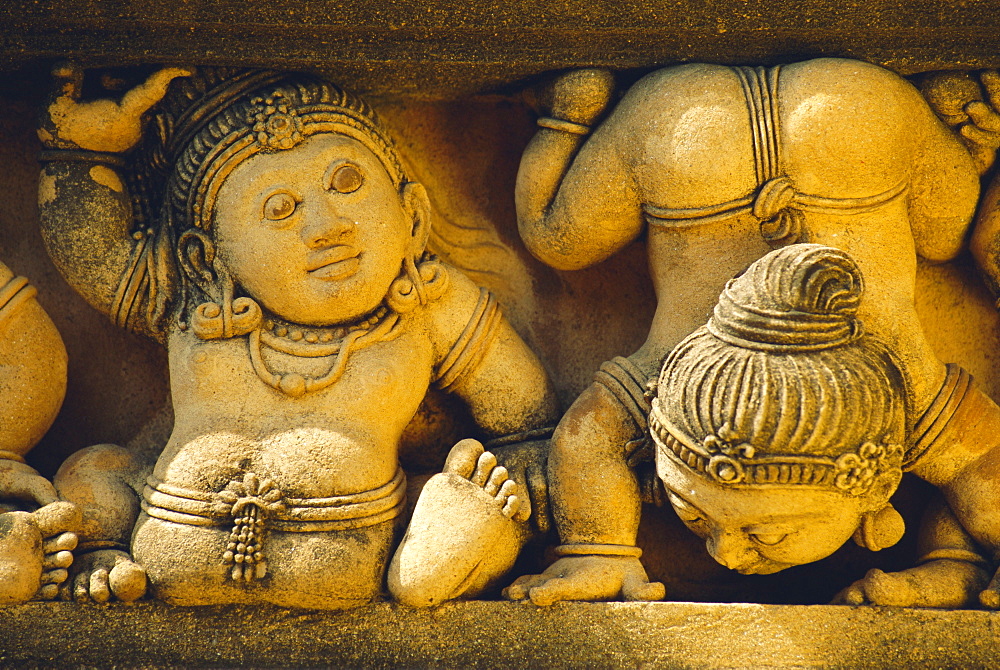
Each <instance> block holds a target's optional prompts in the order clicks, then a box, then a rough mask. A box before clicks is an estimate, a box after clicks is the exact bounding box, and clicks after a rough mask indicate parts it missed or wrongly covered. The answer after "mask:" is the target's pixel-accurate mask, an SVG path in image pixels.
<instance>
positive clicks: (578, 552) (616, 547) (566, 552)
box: [555, 544, 642, 558]
mask: <svg viewBox="0 0 1000 670" xmlns="http://www.w3.org/2000/svg"><path fill="white" fill-rule="evenodd" d="M555 552H556V556H628V557H632V558H639V557H640V556H642V549H640V548H639V547H632V546H629V545H627V544H561V545H559V546H558V547H556V548H555Z"/></svg>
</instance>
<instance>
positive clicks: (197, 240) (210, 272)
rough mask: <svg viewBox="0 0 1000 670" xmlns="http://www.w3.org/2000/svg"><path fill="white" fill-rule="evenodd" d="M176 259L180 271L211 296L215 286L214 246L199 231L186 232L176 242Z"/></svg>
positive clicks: (208, 238)
mask: <svg viewBox="0 0 1000 670" xmlns="http://www.w3.org/2000/svg"><path fill="white" fill-rule="evenodd" d="M177 257H178V260H179V261H180V265H181V269H182V270H183V271H184V274H185V275H187V277H188V279H190V280H191V281H192V282H194V283H195V284H197V286H198V288H200V289H201V290H202V291H204V292H205V293H207V294H208V295H212V294H213V291H212V289H213V288H214V287H215V284H216V275H215V268H214V265H213V264H214V263H215V244H213V243H212V239H211V238H210V237H209V236H208V235H206V234H205V233H204V232H202V231H200V230H194V229H192V230H187V231H185V232H184V233H183V234H182V235H181V236H180V239H179V240H177Z"/></svg>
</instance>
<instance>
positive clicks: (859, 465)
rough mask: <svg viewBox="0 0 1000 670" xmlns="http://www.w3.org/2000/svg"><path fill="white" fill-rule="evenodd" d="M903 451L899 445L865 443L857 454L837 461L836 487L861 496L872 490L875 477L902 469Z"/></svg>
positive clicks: (844, 456)
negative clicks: (883, 472)
mask: <svg viewBox="0 0 1000 670" xmlns="http://www.w3.org/2000/svg"><path fill="white" fill-rule="evenodd" d="M902 457H903V450H902V448H901V447H899V446H898V445H890V446H889V447H888V448H886V447H885V446H884V445H881V444H875V443H874V442H865V443H864V444H863V445H861V448H860V449H858V452H857V453H855V454H844V455H843V456H841V457H840V458H838V459H837V476H836V477H835V478H834V485H835V486H836V487H837V488H838V489H841V490H842V491H844V492H845V493H847V494H848V495H852V496H853V495H861V494H862V493H865V492H866V491H868V489H870V488H871V486H872V483H873V482H874V481H875V475H877V474H878V473H879V472H881V471H884V470H889V469H891V468H893V467H897V468H898V467H900V462H901V461H902Z"/></svg>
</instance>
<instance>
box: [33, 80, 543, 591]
mask: <svg viewBox="0 0 1000 670" xmlns="http://www.w3.org/2000/svg"><path fill="white" fill-rule="evenodd" d="M55 75H56V77H57V80H58V81H59V83H60V84H61V89H60V91H59V93H58V94H57V95H56V96H55V97H54V98H53V100H52V102H51V104H50V105H49V107H48V109H47V115H46V118H45V120H44V121H43V126H42V129H41V131H40V136H41V137H42V139H43V142H44V143H45V144H46V146H47V147H49V150H48V151H46V152H45V153H44V154H43V157H42V158H43V162H44V168H43V174H42V177H41V186H40V189H41V193H42V196H41V199H40V218H41V225H42V230H43V235H44V237H45V241H46V245H47V248H48V249H49V251H50V254H51V255H52V257H53V259H54V261H55V262H56V265H57V267H58V268H59V269H60V271H61V272H62V273H63V274H64V276H65V277H66V278H67V280H68V281H69V282H70V284H71V285H73V286H74V287H75V288H77V290H78V291H79V292H80V293H81V294H82V295H83V296H84V297H85V298H86V299H87V300H88V301H89V302H90V303H91V304H93V305H94V306H95V307H97V308H98V309H100V310H102V311H104V312H105V313H107V314H108V315H109V316H110V317H111V318H112V319H113V320H114V321H115V322H116V323H117V324H119V325H120V326H123V327H129V328H134V329H136V330H138V331H140V332H144V333H147V334H149V335H151V336H152V337H155V338H156V339H158V340H159V341H161V342H163V343H164V344H165V345H166V346H167V349H168V352H169V357H170V383H171V395H172V399H173V407H174V414H175V420H174V427H173V432H172V434H171V436H170V439H169V441H168V442H167V444H166V445H165V446H164V448H163V451H162V452H161V453H160V454H159V457H158V458H157V459H156V462H155V464H154V463H150V462H146V461H144V460H143V459H142V458H141V457H140V456H139V455H137V454H135V453H132V452H129V451H127V450H125V449H123V448H120V447H117V446H115V445H98V446H95V447H91V448H89V449H85V450H83V451H81V452H77V453H76V454H74V455H73V456H72V457H71V458H70V459H69V460H68V461H67V462H66V463H65V464H64V465H63V466H62V467H61V468H60V470H59V472H58V473H57V475H56V479H55V484H56V487H57V489H58V491H59V493H60V495H61V496H62V497H63V498H65V499H67V500H70V501H73V502H75V503H77V504H78V505H79V506H80V508H81V509H82V511H83V525H82V529H81V532H80V540H81V542H80V547H79V548H78V549H77V552H76V553H77V561H76V564H75V566H74V573H75V576H74V578H73V581H72V583H71V584H70V585H69V587H68V589H67V590H68V592H69V593H68V595H72V596H75V597H77V598H90V599H93V600H96V601H100V602H103V601H107V600H109V599H111V598H117V599H120V600H125V601H129V600H134V599H136V598H139V597H141V596H142V595H143V594H144V593H145V592H146V590H147V580H148V586H149V588H150V590H151V592H152V594H153V595H155V596H156V597H158V598H161V599H163V600H166V601H167V602H169V603H174V604H185V605H194V604H226V603H256V602H269V603H274V604H278V605H283V606H289V607H310V608H320V609H340V608H345V607H351V606H354V605H359V604H363V603H366V602H370V601H371V600H373V599H375V598H376V597H378V596H379V594H380V593H381V592H382V590H383V580H384V574H385V573H386V569H387V564H388V563H389V557H390V555H391V554H392V552H393V550H394V549H395V545H396V540H395V534H396V531H397V529H398V527H399V524H400V523H401V522H402V521H403V519H404V517H405V516H407V510H406V504H405V500H406V494H407V489H408V488H409V489H410V495H411V497H414V498H415V497H416V496H417V494H418V492H419V491H420V485H421V484H423V483H424V482H425V481H426V482H427V483H426V485H425V486H424V492H423V493H422V494H419V499H418V501H417V504H416V507H415V509H414V511H413V515H412V521H411V522H410V525H409V529H408V531H407V533H406V535H405V537H404V538H403V540H402V542H401V544H400V546H399V548H398V551H396V554H395V558H394V559H393V561H392V568H391V570H390V571H389V582H388V584H389V588H390V590H391V592H392V594H393V595H394V596H395V597H396V598H398V599H400V600H401V601H403V602H405V603H408V604H411V605H431V604H437V603H439V602H442V601H443V600H446V599H448V598H455V597H460V596H466V597H468V596H472V595H475V594H477V593H479V592H481V591H482V590H483V589H484V588H486V587H487V586H488V585H489V584H490V583H492V582H494V581H496V580H497V579H498V578H500V577H501V576H502V575H503V574H504V573H505V572H506V571H507V570H508V569H509V568H510V566H511V565H512V564H513V561H514V559H515V558H516V555H517V552H518V549H519V547H520V545H521V544H522V543H523V542H524V541H525V540H526V539H527V537H528V536H529V535H530V533H531V531H530V528H529V527H528V526H527V525H526V521H527V519H528V518H529V516H530V514H531V507H530V505H531V503H530V491H529V487H528V486H527V477H528V470H529V469H530V466H535V467H536V469H537V466H538V463H539V462H540V459H541V458H543V457H544V454H543V449H544V447H545V442H544V440H541V441H539V439H540V438H544V437H546V436H547V435H548V434H549V433H550V431H551V428H546V426H551V425H552V424H553V423H554V421H555V419H556V417H557V409H558V408H557V403H556V400H555V396H554V394H553V390H552V387H551V384H550V382H549V380H548V378H547V376H546V373H545V371H544V369H543V368H542V366H541V364H540V363H539V361H538V360H537V358H536V357H535V356H534V355H533V354H532V353H531V351H530V350H529V349H528V348H527V347H526V345H525V344H524V343H523V342H522V341H521V339H520V338H519V337H518V336H517V334H516V333H515V332H514V331H513V329H512V328H511V327H510V326H509V325H508V324H507V322H506V320H505V319H504V317H503V315H502V314H501V312H500V310H499V307H498V305H497V303H496V301H495V299H493V297H492V296H491V295H490V294H489V292H488V291H486V290H485V289H480V288H479V287H477V286H476V285H475V284H473V283H472V282H471V281H470V280H469V279H467V278H466V277H465V276H464V275H463V274H461V273H460V272H459V271H457V270H455V269H454V268H451V267H449V266H447V265H446V264H444V263H442V262H440V261H438V260H437V259H435V258H434V257H432V256H430V255H429V254H427V253H426V252H425V246H426V242H427V237H428V233H429V228H430V221H429V207H428V201H427V196H426V193H425V192H424V189H423V187H422V186H421V185H420V184H419V183H417V182H414V181H411V180H409V179H408V178H407V176H406V173H405V171H404V169H403V167H402V164H401V162H400V160H399V157H398V155H397V153H396V151H395V149H394V147H393V144H392V142H391V140H390V139H389V137H388V136H387V135H386V134H385V132H384V130H383V129H382V127H381V125H380V123H379V121H378V119H377V118H376V117H375V115H374V112H373V111H372V110H371V109H370V108H369V107H368V106H367V105H366V104H365V103H364V102H363V101H361V100H360V99H358V98H356V97H354V96H353V95H351V94H350V93H347V92H345V91H343V90H341V89H340V88H338V87H336V86H334V85H332V84H330V83H328V82H326V81H323V80H320V79H317V78H314V77H309V76H305V75H288V74H283V73H278V72H270V71H248V70H232V69H213V68H202V69H198V70H181V69H166V70H162V71H160V72H158V73H156V74H154V75H152V76H151V77H150V78H149V79H148V81H147V82H146V83H145V84H143V85H141V86H139V87H137V88H135V89H133V90H131V91H129V92H128V93H127V94H126V95H125V96H124V98H123V99H122V100H121V102H120V103H115V102H112V101H108V100H98V101H95V102H81V101H80V86H81V77H82V73H81V71H80V70H79V69H78V68H74V67H73V66H70V65H63V66H59V67H58V68H57V70H56V72H55ZM154 105H155V107H154ZM150 108H153V109H152V112H151V113H150V117H151V118H150V119H149V122H148V124H147V126H146V129H145V131H143V124H142V115H143V114H144V113H146V112H147V110H150ZM126 151H128V152H129V153H127V154H125V155H123V152H126ZM123 177H124V178H123ZM432 384H433V385H435V386H437V387H438V388H440V389H443V390H445V391H449V392H452V393H454V394H455V395H457V396H459V397H460V398H462V399H463V401H464V402H465V403H466V404H467V405H468V408H469V410H470V412H471V414H472V416H473V418H474V419H475V421H476V423H477V424H478V426H479V429H480V431H481V435H482V436H484V437H490V438H500V439H499V440H498V441H495V442H492V443H490V444H491V449H495V451H496V455H494V453H492V451H485V450H484V448H483V446H482V444H481V443H480V442H478V441H476V440H465V441H462V442H460V443H459V444H457V445H456V446H455V448H454V449H453V450H452V452H451V454H450V456H449V458H448V460H447V462H446V463H445V464H444V470H445V471H444V472H443V473H441V474H439V475H436V476H435V477H432V478H430V480H429V481H427V479H426V478H423V480H411V481H410V482H409V483H408V482H407V479H406V476H405V474H404V472H403V470H402V469H401V467H400V463H399V458H398V449H399V444H400V439H401V435H402V432H403V431H404V429H405V428H406V426H407V424H408V423H409V422H410V420H411V419H412V418H413V416H414V414H415V413H416V412H417V410H418V408H419V407H420V404H421V401H422V399H423V398H424V396H425V394H426V393H427V391H428V388H429V387H430V386H431V385H432ZM494 445H495V446H494ZM525 445H526V448H524V446H525ZM498 459H499V461H502V462H505V463H506V464H507V465H508V466H509V467H510V471H508V469H507V468H506V467H504V466H503V465H500V464H499V463H498ZM535 479H536V480H537V478H535Z"/></svg>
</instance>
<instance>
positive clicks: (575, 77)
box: [535, 68, 615, 126]
mask: <svg viewBox="0 0 1000 670" xmlns="http://www.w3.org/2000/svg"><path fill="white" fill-rule="evenodd" d="M614 92H615V77H614V75H613V74H611V72H609V71H608V70H600V69H596V68H588V69H582V70H571V71H569V72H566V73H563V74H560V75H558V76H556V77H555V78H554V79H551V80H549V81H548V82H546V83H545V84H543V85H542V86H541V87H540V88H539V89H538V90H537V91H536V92H535V103H536V106H537V107H538V109H539V111H540V112H541V113H543V114H545V115H548V116H552V117H555V118H557V119H562V120H564V121H572V122H573V123H582V124H583V125H585V126H592V125H594V122H595V121H596V120H597V119H598V118H599V117H600V116H601V114H603V113H604V111H605V110H606V109H607V108H608V105H609V104H611V99H612V97H613V96H614Z"/></svg>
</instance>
